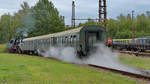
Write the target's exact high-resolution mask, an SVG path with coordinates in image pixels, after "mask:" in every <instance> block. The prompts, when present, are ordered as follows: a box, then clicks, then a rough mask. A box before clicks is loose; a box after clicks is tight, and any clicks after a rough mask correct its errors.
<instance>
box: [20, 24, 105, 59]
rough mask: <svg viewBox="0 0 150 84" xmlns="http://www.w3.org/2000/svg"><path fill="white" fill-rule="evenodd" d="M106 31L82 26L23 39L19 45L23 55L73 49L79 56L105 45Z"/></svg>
mask: <svg viewBox="0 0 150 84" xmlns="http://www.w3.org/2000/svg"><path fill="white" fill-rule="evenodd" d="M106 42H107V38H106V31H105V28H104V27H101V26H84V27H79V28H75V29H72V30H67V31H63V32H58V33H54V34H49V35H43V36H37V37H32V38H25V39H23V41H22V42H21V43H20V46H19V47H20V48H19V49H20V50H21V51H22V52H23V53H34V54H36V53H37V51H42V52H46V51H47V50H48V49H49V48H50V47H73V48H75V49H76V51H77V53H78V54H79V55H80V56H86V55H88V53H89V52H90V51H92V50H93V49H95V48H96V47H95V46H94V45H95V44H98V43H104V44H106Z"/></svg>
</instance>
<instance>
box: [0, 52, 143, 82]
mask: <svg viewBox="0 0 150 84" xmlns="http://www.w3.org/2000/svg"><path fill="white" fill-rule="evenodd" d="M5 81H7V82H8V83H7V84H143V83H139V82H136V81H135V80H131V79H129V78H126V77H123V76H121V75H117V74H114V73H109V72H98V71H97V70H93V69H89V68H85V67H79V66H76V65H72V64H68V63H65V62H59V61H56V60H52V59H47V58H41V57H35V56H27V55H16V54H6V53H1V54H0V84H2V82H5Z"/></svg>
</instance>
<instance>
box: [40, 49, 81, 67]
mask: <svg viewBox="0 0 150 84" xmlns="http://www.w3.org/2000/svg"><path fill="white" fill-rule="evenodd" d="M42 55H43V56H44V57H51V58H56V59H58V60H61V61H65V62H69V63H77V64H82V63H83V61H81V60H80V59H78V57H77V56H76V51H75V49H74V48H72V47H59V48H58V47H57V48H56V47H50V48H49V50H48V51H47V52H46V53H43V54H42Z"/></svg>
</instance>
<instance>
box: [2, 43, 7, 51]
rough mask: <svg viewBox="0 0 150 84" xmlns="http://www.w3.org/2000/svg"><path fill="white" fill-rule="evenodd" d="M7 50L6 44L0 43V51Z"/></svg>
mask: <svg viewBox="0 0 150 84" xmlns="http://www.w3.org/2000/svg"><path fill="white" fill-rule="evenodd" d="M6 50H7V44H0V53H4V52H6Z"/></svg>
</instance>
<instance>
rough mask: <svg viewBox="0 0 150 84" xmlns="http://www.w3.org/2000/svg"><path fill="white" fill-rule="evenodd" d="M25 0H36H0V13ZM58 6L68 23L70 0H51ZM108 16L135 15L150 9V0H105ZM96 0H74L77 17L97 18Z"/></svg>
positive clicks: (33, 1) (15, 6)
mask: <svg viewBox="0 0 150 84" xmlns="http://www.w3.org/2000/svg"><path fill="white" fill-rule="evenodd" d="M23 1H26V2H28V3H29V4H30V6H33V5H35V3H36V2H37V1H38V0H0V15H2V14H4V13H8V12H10V13H11V14H13V13H14V12H16V11H17V10H19V9H20V4H21V3H22V2H23ZM51 1H52V2H53V3H54V5H55V7H56V8H58V10H59V12H60V14H61V15H63V16H65V18H66V19H65V21H66V23H67V24H70V20H71V9H72V8H71V4H72V0H51ZM107 9H108V18H116V16H118V15H119V14H120V13H122V14H125V15H127V14H128V13H131V11H132V10H135V13H136V15H137V14H141V13H145V12H146V11H150V0H107ZM97 11H98V0H76V17H77V18H97V17H98V12H97Z"/></svg>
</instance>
